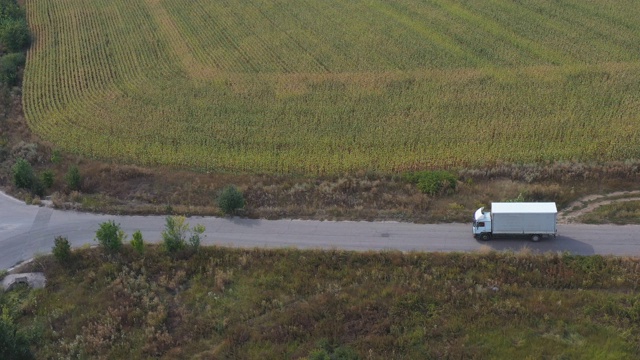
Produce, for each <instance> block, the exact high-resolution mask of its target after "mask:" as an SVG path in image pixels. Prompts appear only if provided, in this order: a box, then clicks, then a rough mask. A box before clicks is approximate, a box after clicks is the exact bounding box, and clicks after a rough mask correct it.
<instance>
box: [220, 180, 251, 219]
mask: <svg viewBox="0 0 640 360" xmlns="http://www.w3.org/2000/svg"><path fill="white" fill-rule="evenodd" d="M244 205H245V203H244V196H243V195H242V193H241V192H240V190H238V189H237V188H236V187H235V186H233V185H230V186H227V187H226V188H224V189H223V190H222V192H221V193H220V196H218V207H219V208H220V210H222V212H223V213H225V214H227V215H232V214H235V213H236V212H237V211H238V210H239V209H242V208H244Z"/></svg>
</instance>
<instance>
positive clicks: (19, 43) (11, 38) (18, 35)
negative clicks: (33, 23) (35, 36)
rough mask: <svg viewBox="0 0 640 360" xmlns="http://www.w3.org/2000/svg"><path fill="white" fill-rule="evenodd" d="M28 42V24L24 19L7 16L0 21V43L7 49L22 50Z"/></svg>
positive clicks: (29, 38) (12, 50)
mask: <svg viewBox="0 0 640 360" xmlns="http://www.w3.org/2000/svg"><path fill="white" fill-rule="evenodd" d="M30 42H31V36H30V35H29V26H27V21H26V20H25V19H22V18H7V19H5V20H4V21H2V23H0V44H2V45H3V47H4V48H5V49H7V50H8V51H10V52H15V51H21V50H24V49H25V48H27V47H28V46H29V43H30Z"/></svg>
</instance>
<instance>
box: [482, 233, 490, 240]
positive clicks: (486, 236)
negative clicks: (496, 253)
mask: <svg viewBox="0 0 640 360" xmlns="http://www.w3.org/2000/svg"><path fill="white" fill-rule="evenodd" d="M480 240H482V241H489V240H491V234H487V233H482V234H480Z"/></svg>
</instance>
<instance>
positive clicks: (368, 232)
mask: <svg viewBox="0 0 640 360" xmlns="http://www.w3.org/2000/svg"><path fill="white" fill-rule="evenodd" d="M471 216H472V214H469V218H471ZM107 220H114V221H115V222H116V223H119V224H120V226H121V228H122V229H123V230H124V231H125V232H126V233H127V234H128V235H129V238H128V239H130V238H131V234H133V232H134V231H136V230H140V231H141V232H142V235H143V237H144V240H145V242H158V241H159V240H160V239H161V237H160V234H161V232H162V230H163V228H164V223H165V217H164V216H114V215H97V214H87V213H79V212H74V211H61V210H54V209H51V208H48V207H38V206H33V205H25V204H24V203H23V202H21V201H18V200H16V199H14V198H11V197H9V196H7V195H5V194H4V193H1V192H0V269H7V268H10V267H12V266H14V265H15V264H17V263H20V262H22V261H25V260H28V259H30V258H32V257H33V256H34V255H37V254H44V253H50V252H51V249H52V247H53V241H54V238H55V237H56V236H58V235H61V236H65V237H67V238H68V239H69V242H71V245H72V246H73V247H79V246H82V245H84V244H90V245H91V244H96V242H95V241H94V238H95V233H96V230H97V229H98V227H99V224H100V223H102V222H105V221H107ZM187 222H188V223H189V224H191V225H196V224H202V225H204V226H205V227H206V229H207V230H206V232H205V235H206V237H205V238H204V240H203V244H217V245H225V246H234V247H249V248H253V247H267V248H279V247H292V248H299V249H334V248H335V249H345V250H357V251H367V250H391V249H393V250H400V251H441V252H452V251H474V250H478V249H480V248H481V247H482V246H483V245H484V246H489V247H491V248H493V249H496V250H513V251H518V250H520V249H523V248H529V249H531V250H533V251H538V252H548V251H551V252H559V251H560V252H563V251H567V252H571V253H574V254H580V255H592V254H602V255H609V254H611V255H619V256H640V226H639V225H625V226H617V225H584V224H570V225H558V236H557V237H556V238H553V237H551V238H548V239H543V240H542V241H540V242H538V243H533V242H530V241H528V239H526V238H521V239H494V240H491V241H488V242H481V241H478V240H475V239H474V238H473V236H472V235H471V223H468V224H426V225H425V224H411V223H399V222H353V221H342V222H338V221H310V220H252V219H240V218H215V217H192V218H189V219H188V220H187Z"/></svg>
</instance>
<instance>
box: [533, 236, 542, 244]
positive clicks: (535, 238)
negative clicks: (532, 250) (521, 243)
mask: <svg viewBox="0 0 640 360" xmlns="http://www.w3.org/2000/svg"><path fill="white" fill-rule="evenodd" d="M540 239H542V236H540V235H538V234H534V235H531V241H533V242H538V241H540Z"/></svg>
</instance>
